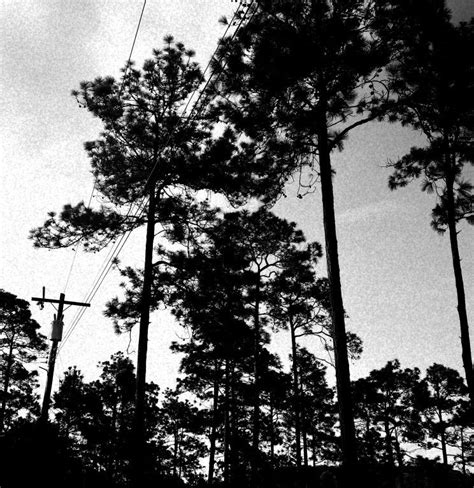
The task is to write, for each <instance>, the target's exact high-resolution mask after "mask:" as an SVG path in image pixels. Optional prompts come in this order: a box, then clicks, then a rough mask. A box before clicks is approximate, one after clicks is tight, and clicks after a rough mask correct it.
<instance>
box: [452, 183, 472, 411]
mask: <svg viewBox="0 0 474 488" xmlns="http://www.w3.org/2000/svg"><path fill="white" fill-rule="evenodd" d="M453 185H454V178H453V177H452V176H450V175H449V176H448V177H447V181H446V196H447V206H448V228H449V240H450V244H451V256H452V260H453V270H454V279H455V282H456V294H457V300H458V306H457V308H458V315H459V325H460V328H461V347H462V362H463V366H464V371H465V375H466V382H467V386H468V389H469V398H470V400H471V408H472V409H474V372H473V370H472V353H471V341H470V339H469V323H468V319H467V310H466V295H465V292H464V281H463V276H462V268H461V258H460V256H459V245H458V233H457V230H456V219H455V209H454V189H453Z"/></svg>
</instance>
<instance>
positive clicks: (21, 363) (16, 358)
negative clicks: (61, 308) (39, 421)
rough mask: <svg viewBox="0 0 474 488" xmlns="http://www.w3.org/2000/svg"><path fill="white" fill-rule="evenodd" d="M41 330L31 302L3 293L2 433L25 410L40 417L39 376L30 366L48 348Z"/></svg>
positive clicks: (0, 329) (0, 360)
mask: <svg viewBox="0 0 474 488" xmlns="http://www.w3.org/2000/svg"><path fill="white" fill-rule="evenodd" d="M39 329H40V326H39V324H38V323H37V322H36V321H35V320H34V319H33V318H32V317H31V312H30V310H29V304H28V302H26V301H25V300H21V299H20V298H18V297H17V296H16V295H14V294H12V293H8V292H7V291H4V290H0V373H1V376H0V378H1V380H0V381H1V404H0V433H2V432H3V431H4V430H6V429H7V428H9V427H10V426H11V424H12V422H14V421H15V420H16V419H17V418H18V416H19V414H20V412H21V411H22V410H23V409H26V411H27V412H29V414H30V415H31V414H35V413H37V408H38V405H37V395H36V393H35V389H36V388H37V386H38V381H37V376H38V372H37V371H36V370H34V369H31V367H29V366H28V365H29V364H30V363H33V362H35V361H37V360H38V359H39V358H40V357H41V356H42V355H43V354H44V352H45V350H46V348H47V345H46V340H45V339H46V338H45V337H44V336H43V335H42V334H41V333H40V332H39Z"/></svg>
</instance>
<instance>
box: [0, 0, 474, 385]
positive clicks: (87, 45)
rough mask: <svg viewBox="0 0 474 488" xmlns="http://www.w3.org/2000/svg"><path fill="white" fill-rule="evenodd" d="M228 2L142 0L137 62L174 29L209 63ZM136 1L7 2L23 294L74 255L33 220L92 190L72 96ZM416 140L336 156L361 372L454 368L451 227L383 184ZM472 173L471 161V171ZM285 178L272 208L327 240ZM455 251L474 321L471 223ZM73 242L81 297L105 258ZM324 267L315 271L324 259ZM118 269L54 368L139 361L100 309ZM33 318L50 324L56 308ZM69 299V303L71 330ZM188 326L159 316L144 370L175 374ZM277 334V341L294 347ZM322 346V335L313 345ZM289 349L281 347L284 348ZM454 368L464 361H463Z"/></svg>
mask: <svg viewBox="0 0 474 488" xmlns="http://www.w3.org/2000/svg"><path fill="white" fill-rule="evenodd" d="M235 6H236V3H235V2H232V1H231V0H159V1H158V0H148V2H147V5H146V9H145V13H144V17H143V21H142V26H141V29H140V32H139V35H138V39H137V43H136V46H135V51H134V56H133V59H135V60H136V61H137V64H138V65H141V63H142V61H143V60H144V59H145V58H146V57H149V56H150V54H151V50H152V48H160V47H161V45H162V38H163V37H164V36H165V35H166V34H170V33H171V34H173V35H174V36H175V38H176V39H177V40H180V41H183V42H184V43H185V44H186V46H187V47H189V48H192V49H194V50H195V51H196V53H197V56H196V57H197V60H198V61H199V62H200V63H201V64H202V65H203V66H205V65H206V64H207V62H208V60H209V57H210V55H211V53H212V52H213V51H214V49H215V47H216V44H217V40H218V38H219V37H220V36H221V35H222V34H223V32H224V28H223V27H222V26H221V25H219V24H218V22H217V20H218V18H219V17H220V16H221V15H229V14H231V12H232V10H233V9H234V8H235ZM450 6H451V8H452V9H453V14H454V17H455V19H456V20H460V19H465V20H467V19H468V18H469V17H470V16H474V2H472V0H453V1H452V2H450ZM141 8H142V2H141V1H138V0H137V1H133V2H131V1H130V0H120V1H119V0H21V1H20V0H2V1H1V2H0V15H1V22H2V26H3V29H2V33H1V34H0V36H1V37H0V39H1V47H0V49H1V59H0V63H1V66H0V80H1V107H0V108H1V116H0V126H1V140H0V147H1V152H0V161H1V175H2V182H1V185H2V192H1V209H2V210H1V221H0V224H1V237H0V256H1V258H0V259H1V274H0V288H4V289H5V290H7V291H9V292H12V293H15V294H17V295H18V296H19V297H21V298H23V299H27V300H29V299H30V298H31V297H32V296H39V295H40V294H41V289H42V286H45V287H46V294H47V296H48V297H52V298H57V297H58V296H59V293H61V292H63V291H64V290H65V285H66V281H67V278H68V275H69V270H70V268H71V263H72V260H73V256H74V252H73V251H72V250H61V251H46V250H37V249H33V247H32V243H31V241H29V240H28V239H27V237H28V233H29V230H30V229H31V228H33V227H36V226H39V225H41V224H42V223H43V221H44V219H45V217H46V214H47V212H48V211H51V210H56V211H58V210H60V209H61V208H62V205H63V204H65V203H73V204H75V203H77V202H78V201H80V200H85V201H87V200H88V198H89V195H90V193H91V190H92V185H93V181H92V177H91V174H90V171H89V169H90V165H89V161H88V159H87V157H86V154H85V152H84V150H83V143H84V142H85V141H87V140H93V139H94V138H96V137H97V136H98V133H99V131H100V124H99V123H98V122H97V120H94V119H93V118H92V117H91V116H90V114H89V113H88V112H87V111H86V110H83V109H80V108H79V107H78V105H77V103H76V101H75V100H74V99H73V97H71V95H70V92H71V90H72V89H74V88H77V87H78V85H79V82H80V81H82V80H91V79H93V78H94V77H96V76H99V75H114V76H116V75H118V74H119V70H120V68H121V67H122V66H123V64H124V62H125V61H126V59H127V57H128V54H129V51H130V47H131V43H132V40H133V36H134V33H135V29H136V25H137V22H138V18H139V16H140V11H141ZM415 144H424V140H423V138H422V137H421V136H420V135H419V134H416V133H414V132H412V131H410V130H408V129H402V128H401V127H399V126H398V125H388V124H380V123H377V124H372V125H370V126H365V127H361V128H359V129H357V130H356V131H354V132H353V133H352V135H351V137H350V139H349V141H348V142H347V143H346V146H345V150H344V152H343V153H341V154H338V155H335V157H334V165H335V169H336V171H337V175H336V178H335V198H336V215H337V226H338V238H339V251H340V259H341V271H342V282H343V296H344V302H345V308H346V310H347V313H348V315H349V318H348V320H347V326H348V328H349V329H350V330H352V331H354V332H356V333H357V334H359V335H360V336H361V338H362V339H363V341H364V353H363V356H362V359H361V360H360V361H358V362H357V363H355V364H353V367H352V376H353V378H357V377H359V376H361V375H365V374H367V373H368V372H369V371H370V370H371V369H373V368H379V367H382V366H383V365H384V364H385V363H386V361H388V360H390V359H394V358H399V359H400V360H401V362H402V365H403V366H405V367H413V366H419V367H420V368H422V369H425V368H426V367H428V366H429V365H431V364H432V363H433V362H439V363H444V364H446V365H448V366H451V367H456V368H458V369H460V370H461V349H460V340H459V322H458V316H457V311H456V294H455V287H454V278H453V272H452V264H451V255H450V248H449V238H448V236H447V235H446V236H439V235H437V234H436V233H435V232H433V231H432V230H431V228H430V225H429V223H430V211H431V208H432V207H433V205H434V200H433V197H432V195H427V194H425V193H422V192H421V191H420V184H419V182H415V183H413V184H412V185H411V186H409V187H408V188H406V189H402V190H398V191H396V192H390V191H389V190H388V187H387V178H388V175H389V174H390V171H389V170H388V169H387V168H385V166H386V164H387V162H388V161H390V160H392V161H393V160H396V159H397V158H399V157H400V156H403V155H404V154H405V153H406V152H407V151H408V150H409V149H410V147H411V146H412V145H415ZM467 174H468V175H469V176H470V177H471V180H473V179H474V174H473V171H472V169H469V172H468V173H467ZM296 193H297V190H296V187H295V186H290V187H289V189H288V192H287V198H284V199H281V200H280V201H279V202H278V204H277V205H276V207H275V211H276V212H277V213H278V214H279V215H280V216H283V217H285V218H288V219H291V220H295V221H296V222H297V223H298V224H299V225H300V227H301V228H302V229H303V230H304V232H305V233H306V235H307V237H308V239H310V240H318V241H320V242H323V227H322V212H321V205H320V192H319V189H318V190H317V191H316V192H315V193H314V194H312V195H308V196H306V197H305V198H303V199H302V200H301V199H298V198H296ZM460 230H461V233H460V235H459V239H460V249H461V255H462V258H463V261H462V265H463V271H464V277H465V287H466V296H467V300H468V303H467V306H468V314H469V318H470V322H471V324H472V322H473V320H474V314H473V304H472V297H473V295H474V272H473V271H474V252H473V237H474V229H473V228H472V227H471V228H467V226H466V225H462V226H461V228H460ZM106 254H107V253H106V251H105V252H102V253H98V254H86V253H83V252H78V253H77V258H76V259H75V262H74V266H73V268H72V273H71V276H70V279H69V282H68V286H67V289H66V299H69V300H74V301H82V300H83V299H84V297H85V296H86V295H87V293H88V292H89V291H90V287H91V286H92V284H93V281H94V278H95V277H96V273H97V270H98V269H99V268H100V266H101V265H102V263H103V262H104V260H105V258H106ZM143 254H144V235H143V232H140V231H139V232H137V233H136V234H135V235H133V236H132V237H131V238H130V239H129V241H128V242H127V244H126V246H125V248H124V249H123V251H122V252H121V254H120V258H121V259H122V261H123V262H124V264H131V265H140V266H141V265H142V262H143ZM321 270H322V271H323V268H321ZM119 281H120V278H119V276H118V273H117V272H116V271H114V272H111V273H109V275H108V276H107V278H106V280H105V282H104V284H103V285H102V287H101V288H100V290H99V292H98V293H97V295H96V296H95V298H94V300H93V302H92V306H91V308H90V310H88V311H87V312H86V313H85V315H84V316H83V318H82V320H81V321H80V322H79V324H78V325H77V327H76V328H75V329H74V331H73V333H72V334H71V336H70V338H69V339H68V340H67V341H66V342H65V343H64V344H63V346H62V348H61V354H60V356H59V359H58V363H57V373H58V374H59V373H61V372H62V371H63V370H64V369H65V368H66V367H67V366H70V365H73V364H75V365H78V367H79V368H80V369H81V370H83V372H84V373H85V374H86V376H87V377H88V378H93V377H94V376H95V374H96V369H95V366H96V364H97V362H98V361H102V360H107V359H108V358H109V356H110V355H111V354H112V353H114V352H116V351H118V350H125V349H127V347H128V351H129V352H130V354H131V358H132V359H133V360H135V356H136V347H135V339H136V337H135V335H132V337H131V342H130V344H129V337H128V336H127V337H126V336H121V337H117V336H115V335H114V333H113V329H112V325H111V323H110V321H108V320H107V319H106V318H104V317H103V315H102V312H103V309H104V303H105V302H106V301H107V300H108V299H110V298H111V297H113V296H115V295H116V293H117V287H118V283H119ZM32 311H33V315H34V317H35V318H36V320H37V321H38V322H39V323H40V324H41V325H42V326H43V332H44V333H48V331H49V327H50V325H49V324H50V322H51V318H52V314H53V312H54V310H53V309H52V307H51V306H46V307H45V309H44V310H43V311H40V310H39V309H38V307H37V306H36V305H35V304H32ZM75 313H76V310H74V309H73V308H71V309H69V310H67V311H66V313H65V324H66V330H65V332H66V333H67V331H68V327H69V325H70V323H71V320H72V319H73V317H74V315H75ZM183 334H184V333H183V331H182V330H181V329H180V328H179V327H178V326H177V325H176V324H175V323H174V322H173V320H172V319H171V317H170V316H169V314H168V313H167V312H161V313H158V314H155V315H154V316H153V321H152V324H151V328H150V347H149V362H148V364H149V375H148V379H150V380H151V379H153V380H154V381H157V382H158V383H160V384H161V385H164V386H169V385H171V384H172V383H173V380H174V378H175V377H176V374H177V371H176V368H177V358H176V357H172V356H171V355H170V353H169V352H168V347H169V344H170V341H171V340H174V339H176V338H177V337H179V336H182V335H183ZM288 341H289V339H288V337H287V335H286V334H285V333H283V332H282V333H280V334H279V335H278V336H277V338H276V341H275V347H276V348H277V349H278V348H279V347H280V348H281V347H283V345H285V346H286V345H287V344H288ZM308 346H309V347H310V348H313V349H314V351H315V352H316V351H317V349H316V344H312V343H311V342H310V343H309V344H308ZM285 354H286V353H285ZM461 371H462V370H461Z"/></svg>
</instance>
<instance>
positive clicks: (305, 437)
mask: <svg viewBox="0 0 474 488" xmlns="http://www.w3.org/2000/svg"><path fill="white" fill-rule="evenodd" d="M304 424H305V422H304V415H303V429H302V432H303V465H304V467H305V468H307V467H308V434H307V433H306V428H305V427H304Z"/></svg>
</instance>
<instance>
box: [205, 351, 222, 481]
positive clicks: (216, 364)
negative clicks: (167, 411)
mask: <svg viewBox="0 0 474 488" xmlns="http://www.w3.org/2000/svg"><path fill="white" fill-rule="evenodd" d="M218 404H219V361H217V359H216V360H215V361H214V391H213V395H212V425H211V434H210V436H209V442H210V446H209V470H208V477H207V482H208V484H209V485H212V482H213V481H214V462H215V457H216V433H217V411H218Z"/></svg>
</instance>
